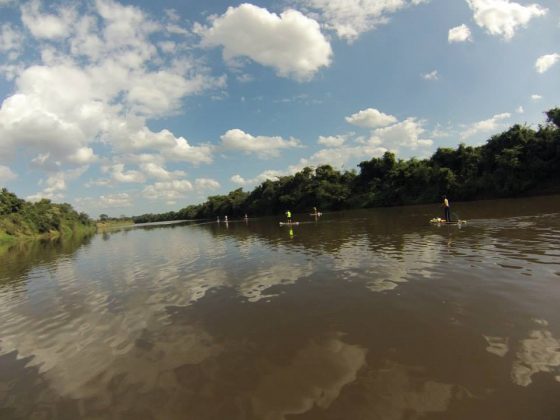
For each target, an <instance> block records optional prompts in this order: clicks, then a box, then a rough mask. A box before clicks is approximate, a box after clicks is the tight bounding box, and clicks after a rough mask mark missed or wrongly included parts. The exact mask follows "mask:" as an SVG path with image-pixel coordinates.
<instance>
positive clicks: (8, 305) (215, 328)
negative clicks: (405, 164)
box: [0, 196, 560, 420]
mask: <svg viewBox="0 0 560 420" xmlns="http://www.w3.org/2000/svg"><path fill="white" fill-rule="evenodd" d="M452 211H453V212H454V213H457V214H458V215H459V217H460V218H462V219H468V223H467V224H466V225H464V226H461V227H458V226H432V225H430V224H429V223H428V220H429V219H430V218H432V217H433V216H438V215H439V213H440V208H439V207H438V206H437V205H430V206H412V207H401V208H387V209H371V210H359V211H348V212H339V213H330V214H324V215H323V216H322V217H321V218H319V219H318V220H317V221H315V220H314V218H313V217H311V216H309V215H294V219H295V220H299V221H301V222H304V223H302V224H301V225H299V226H293V227H291V228H290V227H288V226H279V225H278V220H279V219H274V218H262V219H250V220H248V221H247V222H244V221H231V222H230V223H228V224H227V225H226V224H225V223H220V224H218V223H216V222H214V221H213V222H208V223H191V222H186V223H178V224H172V225H162V226H147V227H136V228H133V229H125V230H120V231H116V232H111V233H104V234H98V235H96V236H94V237H92V238H90V239H88V240H86V241H63V242H60V241H59V242H37V243H31V244H27V245H25V246H18V247H15V248H13V249H11V250H9V251H8V252H6V253H5V254H3V255H2V256H0V418H2V419H20V418H21V419H29V418H36V419H81V418H83V419H105V418H111V419H121V418H123V419H129V418H130V419H270V420H276V419H278V420H280V419H287V418H289V419H327V420H329V419H333V420H334V419H364V420H365V419H389V420H393V419H395V420H396V419H418V418H422V419H473V418H481V419H508V420H510V419H558V418H560V310H559V307H560V217H559V216H560V196H548V197H535V198H523V199H513V200H493V201H478V202H470V203H452Z"/></svg>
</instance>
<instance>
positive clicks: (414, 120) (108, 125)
mask: <svg viewBox="0 0 560 420" xmlns="http://www.w3.org/2000/svg"><path fill="white" fill-rule="evenodd" d="M559 41H560V2H558V1H557V0H538V2H534V3H533V2H527V1H519V2H515V1H511V0H276V1H254V2H253V3H242V2H237V1H223V0H213V1H211V2H209V1H202V0H189V1H185V0H183V1H179V0H160V1H158V2H152V1H116V0H85V1H72V0H65V1H60V2H59V1H39V0H31V1H20V0H0V187H6V188H8V189H9V190H10V191H12V192H14V193H16V194H17V195H18V196H20V197H23V198H25V199H28V200H39V199H41V198H49V199H51V200H53V201H55V202H68V203H70V204H72V205H73V206H74V207H75V208H76V209H78V210H79V211H85V212H87V213H88V214H89V215H91V216H92V217H98V215H99V214H101V213H106V214H109V215H111V216H119V215H129V216H130V215H138V214H142V213H147V212H167V211H170V210H179V209H180V208H183V207H185V206H186V205H189V204H196V203H201V202H203V201H204V200H205V199H206V197H208V196H209V195H216V194H225V193H227V192H229V191H232V190H234V189H236V188H240V187H242V188H243V189H244V190H246V191H250V190H251V189H253V188H254V187H255V186H256V185H258V184H259V183H261V182H263V181H264V180H266V179H276V177H279V176H283V175H289V174H292V173H295V172H296V171H298V170H301V169H302V168H304V167H305V166H311V167H316V166H318V165H321V164H330V165H332V166H333V167H335V168H338V169H344V170H351V169H357V166H356V165H357V164H358V163H359V162H361V161H364V160H369V159H371V158H372V157H379V156H381V155H382V154H383V153H384V152H385V151H388V150H389V151H393V152H395V153H396V154H397V156H398V157H399V158H403V159H407V158H411V157H417V158H426V157H429V156H430V155H431V154H432V153H433V152H434V151H435V150H436V149H437V148H438V147H456V146H457V145H458V144H459V143H465V144H467V145H481V144H484V143H485V141H486V140H487V139H488V138H490V137H491V136H492V135H493V134H497V133H499V132H501V131H503V130H505V129H507V128H508V127H509V126H511V125H513V124H517V123H520V124H527V125H530V126H532V127H534V128H537V127H538V124H543V123H544V122H545V115H544V111H546V110H548V109H550V108H553V107H557V106H560V42H559Z"/></svg>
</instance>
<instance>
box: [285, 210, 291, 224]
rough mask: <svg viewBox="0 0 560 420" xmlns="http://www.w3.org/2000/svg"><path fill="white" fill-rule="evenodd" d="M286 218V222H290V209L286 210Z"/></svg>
mask: <svg viewBox="0 0 560 420" xmlns="http://www.w3.org/2000/svg"><path fill="white" fill-rule="evenodd" d="M286 219H288V223H292V212H291V211H290V210H286Z"/></svg>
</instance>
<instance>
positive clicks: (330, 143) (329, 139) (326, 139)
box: [317, 135, 347, 147]
mask: <svg viewBox="0 0 560 420" xmlns="http://www.w3.org/2000/svg"><path fill="white" fill-rule="evenodd" d="M346 140H347V136H343V135H338V136H319V139H318V140H317V143H319V144H322V145H323V146H325V147H340V146H342V145H343V144H344V142H345V141H346Z"/></svg>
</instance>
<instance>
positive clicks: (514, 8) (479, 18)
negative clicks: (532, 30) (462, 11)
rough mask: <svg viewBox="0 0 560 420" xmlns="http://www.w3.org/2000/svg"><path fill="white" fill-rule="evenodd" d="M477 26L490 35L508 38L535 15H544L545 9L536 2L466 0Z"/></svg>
mask: <svg viewBox="0 0 560 420" xmlns="http://www.w3.org/2000/svg"><path fill="white" fill-rule="evenodd" d="M467 3H468V4H469V7H470V8H471V10H472V11H473V13H474V20H475V22H476V24H477V25H478V26H480V27H481V28H484V29H486V31H487V32H488V33H489V34H490V35H495V36H501V37H502V38H504V39H506V40H509V39H511V38H513V36H514V35H515V31H516V30H517V29H518V28H520V27H525V26H527V24H528V23H529V21H530V20H531V19H533V18H535V17H539V16H544V15H545V14H546V13H547V9H545V8H543V7H542V6H540V5H538V4H529V5H527V6H523V5H521V4H519V3H515V2H512V1H510V0H467Z"/></svg>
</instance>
